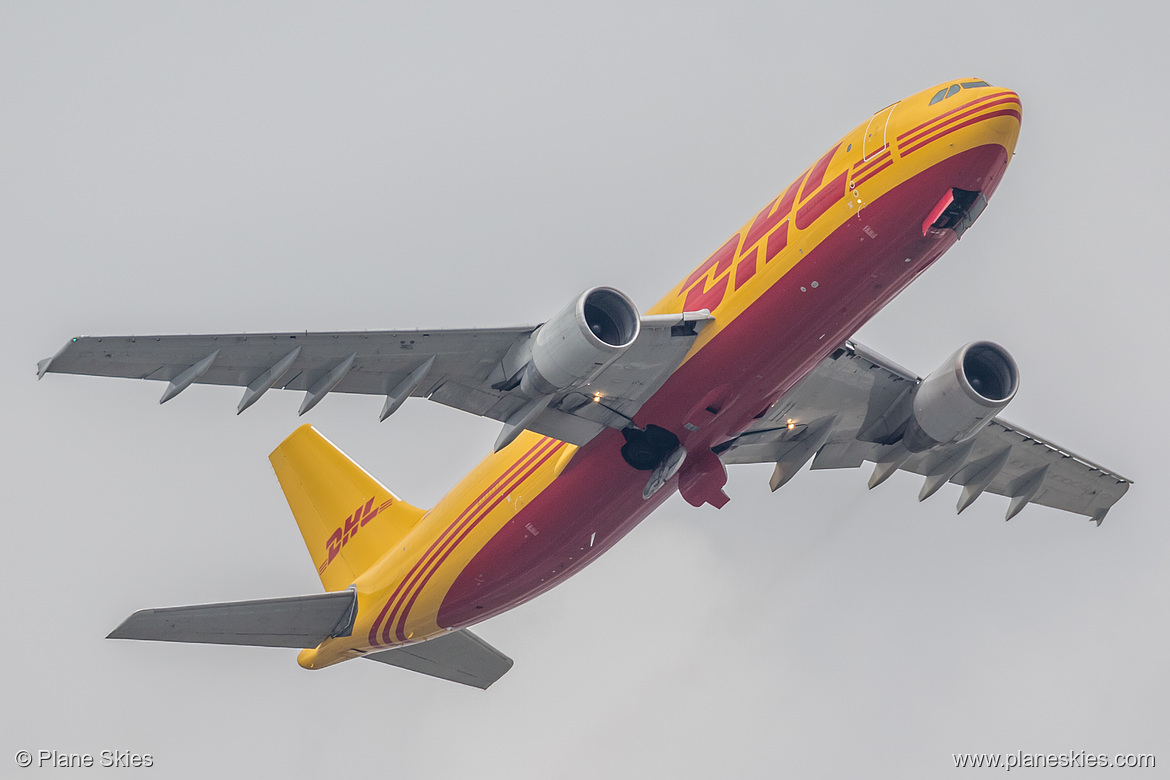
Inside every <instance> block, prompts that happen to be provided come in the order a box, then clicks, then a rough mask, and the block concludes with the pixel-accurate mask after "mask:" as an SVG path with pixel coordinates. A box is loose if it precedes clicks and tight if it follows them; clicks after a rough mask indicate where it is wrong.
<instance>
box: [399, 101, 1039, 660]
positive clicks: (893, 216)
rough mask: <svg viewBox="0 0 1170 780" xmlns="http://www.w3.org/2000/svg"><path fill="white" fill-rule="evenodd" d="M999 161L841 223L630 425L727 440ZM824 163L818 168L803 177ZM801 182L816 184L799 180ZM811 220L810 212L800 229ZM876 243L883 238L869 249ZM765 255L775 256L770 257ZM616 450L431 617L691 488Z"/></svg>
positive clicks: (461, 616)
mask: <svg viewBox="0 0 1170 780" xmlns="http://www.w3.org/2000/svg"><path fill="white" fill-rule="evenodd" d="M1013 97H1014V96H1013ZM951 113H954V112H951ZM1016 116H1017V118H1018V113H1017V114H1016ZM964 121H966V119H965V118H964V117H959V116H954V117H949V118H948V119H947V120H946V121H940V122H931V123H924V125H923V126H920V127H918V128H915V129H914V130H912V131H910V132H908V133H907V134H905V135H906V137H907V140H908V142H909V144H911V145H915V144H917V143H919V139H920V138H921V139H922V140H923V141H925V140H926V139H927V138H937V137H941V136H942V135H945V134H946V133H948V132H953V131H954V130H956V129H958V126H960V125H962V122H964ZM914 148H918V147H917V146H914ZM822 159H823V158H822ZM892 160H893V157H892V155H891V153H890V149H889V148H887V149H885V150H884V151H883V152H881V153H879V154H878V155H876V156H874V157H873V158H871V159H870V160H867V161H866V162H865V163H862V164H861V165H859V166H858V167H857V169H856V170H855V171H854V179H855V180H854V182H852V183H851V185H852V186H859V185H858V184H857V181H856V180H857V179H860V178H862V177H866V178H868V177H871V176H873V175H876V174H877V173H878V172H880V170H882V169H884V168H885V167H887V166H888V165H890V164H891V162H892ZM1006 165H1007V150H1006V149H1005V148H1004V147H1003V146H1001V145H998V144H987V145H983V146H977V147H975V148H972V149H968V150H967V151H964V152H961V153H959V154H956V155H954V156H953V157H949V158H946V159H944V160H942V161H941V162H939V163H937V164H936V165H934V166H932V167H930V168H927V169H926V170H925V171H922V172H921V173H919V174H917V175H915V176H913V177H912V178H910V179H908V180H907V181H905V182H903V183H902V184H900V185H898V186H896V187H894V188H893V189H892V190H890V191H889V192H887V193H885V194H884V195H882V196H881V197H880V198H878V199H877V200H876V201H874V202H873V203H869V204H866V207H865V221H864V223H863V222H862V221H861V220H858V219H849V220H847V221H846V222H845V223H844V224H842V225H841V226H840V227H839V228H837V229H836V230H835V231H834V232H832V233H831V234H830V235H829V236H828V237H827V238H826V239H825V240H823V241H821V242H819V243H818V244H817V245H816V246H815V247H814V248H812V249H811V250H810V251H809V253H808V255H807V257H804V258H802V259H801V260H800V262H799V263H798V264H797V265H796V266H794V267H793V268H792V270H791V271H789V272H788V273H786V274H785V275H783V276H782V277H781V278H780V279H779V281H778V282H776V283H775V284H773V285H772V286H771V287H770V288H768V289H767V290H766V291H765V292H764V293H763V294H762V295H761V296H760V297H759V298H758V299H757V300H755V301H754V302H753V303H752V304H751V306H749V307H748V308H747V309H746V310H745V311H744V312H742V313H741V314H740V315H739V316H738V317H736V318H735V319H734V320H732V321H731V322H730V323H729V324H728V325H727V326H726V327H725V328H724V329H723V330H722V331H720V332H719V333H717V334H716V335H715V336H714V338H713V339H712V340H711V342H710V343H709V344H707V345H706V346H705V347H704V348H703V349H701V350H699V351H698V352H697V353H696V354H695V355H693V356H692V357H691V359H689V360H688V361H687V362H685V363H684V364H683V365H682V366H681V367H680V368H679V369H678V370H677V371H675V373H674V374H672V375H671V377H670V378H669V379H668V380H667V382H666V383H665V384H664V385H663V386H662V388H660V389H659V391H658V392H657V393H655V394H654V395H653V396H652V397H651V398H650V399H649V400H648V401H647V402H646V403H645V404H644V405H643V406H642V408H641V409H640V410H639V411H638V413H637V415H636V416H635V421H636V423H637V424H638V425H640V426H646V425H649V424H653V425H657V426H661V427H662V428H665V429H667V430H669V431H671V432H672V433H674V434H675V435H676V436H678V438H679V440H680V441H681V443H682V445H683V446H684V447H686V449H687V451H688V453H706V452H707V451H708V450H709V449H710V448H712V447H715V446H717V445H718V444H720V443H721V442H724V441H727V440H728V439H730V438H732V437H734V436H735V435H736V434H738V433H739V432H741V431H742V430H744V429H745V428H746V427H747V426H748V425H750V423H751V421H752V419H753V418H754V417H755V416H756V415H757V414H759V412H760V411H761V410H763V409H766V408H767V407H768V406H770V405H771V404H772V403H774V402H775V401H776V400H777V399H778V398H780V397H781V396H782V395H783V394H784V393H785V392H787V391H788V390H789V389H791V388H792V387H793V386H794V385H795V384H796V383H797V382H799V381H800V380H801V379H802V378H803V377H804V376H806V375H807V374H808V373H809V372H810V371H812V369H813V368H815V367H816V366H817V364H819V363H820V362H821V361H822V360H824V359H825V358H826V357H827V356H828V355H829V354H831V353H832V352H833V351H834V350H835V349H836V348H837V347H839V346H840V345H841V344H842V343H843V342H844V341H845V340H846V339H847V338H849V337H850V336H852V335H853V333H855V332H856V331H857V329H858V328H860V327H861V325H862V324H864V323H865V321H866V320H868V319H869V318H870V317H872V316H873V315H874V314H876V313H877V312H878V311H879V310H880V309H881V308H882V307H883V306H885V305H886V304H887V303H888V302H889V301H890V300H891V299H892V298H893V297H894V296H896V295H897V294H898V293H899V292H900V291H901V290H902V289H903V288H904V287H905V286H906V285H907V284H909V283H910V282H911V281H912V280H913V279H914V278H915V277H916V276H918V275H919V274H920V273H922V272H923V271H924V270H925V269H926V268H927V267H929V266H930V265H931V264H932V263H933V262H934V261H935V260H937V259H938V258H939V256H940V255H942V254H943V252H945V251H946V250H947V249H948V248H949V247H950V246H951V245H952V244H953V243H954V242H955V240H956V238H955V235H954V233H953V232H951V231H930V232H929V233H928V234H927V235H923V234H922V230H921V226H922V219H923V216H924V215H926V214H928V213H929V212H930V210H931V208H932V207H933V206H934V205H935V204H936V203H937V202H938V200H939V197H940V193H943V192H946V191H947V190H949V189H950V188H959V189H966V190H972V191H981V192H982V193H983V194H984V195H985V196H986V197H988V198H990V196H991V193H992V192H993V191H994V189H995V187H996V186H997V185H998V183H999V178H1000V176H1001V174H1002V172H1003V171H1004V169H1005V168H1006ZM819 167H820V164H819V163H818V164H817V165H815V166H814V168H813V169H810V174H811V173H815V172H816V170H815V169H817V168H819ZM819 175H820V176H823V175H824V171H823V170H822V171H820V174H819ZM804 178H810V179H811V178H812V177H811V175H810V176H807V177H802V179H798V180H797V182H798V183H799V182H800V181H802V180H803V179H804ZM844 184H845V182H841V183H838V182H837V181H836V180H834V181H833V182H831V183H830V184H828V185H825V187H824V188H823V189H822V190H820V192H818V193H816V194H814V195H813V196H812V197H811V198H810V199H809V200H805V201H804V202H803V203H802V204H801V205H800V206H799V207H797V211H796V217H795V219H796V220H797V221H798V222H799V221H801V210H803V209H809V210H810V211H815V210H816V209H822V208H823V207H824V206H823V205H822V202H818V200H817V199H818V197H820V196H821V193H823V192H829V194H828V195H825V196H824V197H823V201H824V203H825V204H829V203H832V202H835V201H836V199H838V198H840V197H841V196H842V195H843V194H844V193H843V192H842V190H843V188H844ZM796 186H798V185H797V184H794V185H793V188H790V190H793V192H786V193H785V194H784V195H782V196H780V197H781V198H782V199H784V201H785V203H782V204H781V205H782V208H781V209H778V210H777V212H775V213H778V212H779V211H783V212H784V214H785V215H787V214H788V212H790V211H791V209H792V208H793V200H794V197H793V195H794V188H795V187H796ZM830 190H831V192H830ZM773 203H775V201H774V202H773ZM769 211H770V209H765V210H764V211H763V212H761V217H758V218H757V222H760V221H761V220H763V222H762V223H761V225H762V229H759V230H757V229H755V225H754V224H753V226H752V227H751V228H749V231H748V236H749V238H748V239H747V240H751V238H750V236H752V235H753V234H755V237H756V240H757V241H758V240H759V238H760V237H761V236H762V235H764V233H766V231H767V229H768V225H767V224H765V223H770V224H771V225H775V224H776V221H778V220H777V218H776V217H775V216H774V213H773V215H772V217H771V218H770V217H769ZM815 217H816V214H811V216H810V217H809V219H808V221H809V222H811V221H812V219H815ZM798 227H799V225H798ZM777 232H781V231H777ZM777 232H774V233H773V234H772V236H773V237H775V236H776V235H777ZM785 235H786V234H785ZM875 235H880V236H881V237H882V240H881V241H880V242H878V241H874V240H872V239H873V237H874V236H875ZM780 240H783V237H781V239H780ZM729 244H732V242H729ZM746 246H747V245H746V244H745V247H746ZM776 251H779V250H778V249H777V250H776ZM768 252H769V253H772V254H774V252H773V250H772V248H771V247H769V249H768ZM734 255H735V246H734V245H731V246H730V248H729V249H728V248H726V247H725V248H724V249H721V250H720V251H717V252H716V253H715V254H714V255H712V257H711V259H710V260H709V261H708V263H706V264H704V266H705V268H706V269H709V268H711V267H712V265H718V266H721V268H720V272H722V266H727V265H730V264H731V263H732V261H733V259H734ZM704 274H705V270H704V267H701V268H700V269H699V270H698V271H696V273H695V274H692V277H694V279H695V280H697V279H699V278H700V277H701V276H703V275H704ZM727 279H728V276H723V281H722V283H721V284H716V285H715V286H714V287H713V288H712V290H711V291H708V293H704V292H703V289H702V288H703V284H702V283H701V282H700V283H699V284H698V285H697V286H696V287H695V288H694V290H693V292H692V296H693V297H694V301H692V300H691V299H690V298H689V297H688V305H687V308H688V310H690V309H691V308H692V303H694V304H698V305H697V306H695V308H702V307H703V306H702V303H703V299H704V297H705V296H706V297H713V296H714V295H715V294H716V289H719V291H718V293H717V295H718V296H719V297H720V298H721V297H722V295H723V294H724V291H725V288H726V284H727ZM813 281H819V284H818V286H816V287H813V286H812V282H813ZM741 283H742V282H741ZM737 286H738V285H737ZM712 377H718V378H719V383H720V385H721V386H725V387H727V388H731V389H732V390H730V391H729V392H727V393H724V394H723V395H721V403H720V406H719V410H718V413H717V414H714V415H713V418H712V419H710V420H709V421H707V422H706V423H705V424H704V425H702V426H700V427H699V429H698V430H697V431H692V430H690V429H689V428H687V427H685V426H684V423H685V422H686V421H687V419H688V415H690V414H692V413H693V411H694V410H695V408H696V404H698V403H699V402H700V401H703V400H704V398H705V397H707V396H708V395H709V394H710V393H711V392H712V389H713V388H712V386H711V378H712ZM622 444H623V437H622V435H621V433H620V432H619V431H615V430H608V431H606V432H604V433H603V434H601V435H599V436H598V437H597V438H595V439H594V440H592V441H591V442H589V443H588V444H587V445H585V446H584V447H582V448H581V450H580V451H579V452H578V453H577V454H576V456H575V457H574V458H573V460H572V461H571V462H570V463H569V464H568V466H567V468H565V470H564V472H563V473H561V474H560V476H559V477H558V478H557V479H555V480H554V481H553V482H552V483H551V484H550V485H549V486H548V487H547V488H546V489H545V490H543V491H542V492H540V493H539V495H537V496H535V497H534V498H533V499H532V501H531V502H530V503H528V504H527V505H526V506H524V508H523V509H521V510H520V511H519V512H518V513H517V514H516V515H515V517H513V518H512V519H511V520H510V521H509V522H508V523H507V524H506V525H505V526H504V528H503V529H501V530H500V531H499V532H498V533H497V534H495V535H494V536H493V537H492V539H491V540H490V541H489V542H488V543H487V544H486V545H485V546H484V547H483V548H482V549H481V550H480V551H479V553H478V554H476V556H475V557H474V558H472V560H471V561H470V563H469V564H468V565H467V566H466V568H464V569H463V571H462V572H461V574H460V575H459V576H458V577H457V578H456V580H455V582H454V584H453V585H452V587H451V589H450V590H449V591H448V593H447V595H446V597H445V599H444V600H443V603H442V605H441V607H440V609H439V613H438V622H439V624H440V625H441V626H446V627H461V626H466V625H470V624H473V623H477V622H479V621H481V620H483V619H485V618H487V617H490V616H492V615H495V614H499V613H501V612H504V611H506V610H508V609H510V608H512V607H514V606H516V605H518V604H521V603H523V602H525V601H528V600H529V599H531V598H533V597H535V596H537V595H539V594H540V593H542V592H544V591H546V590H548V589H549V588H551V587H552V586H553V585H555V584H557V583H559V582H561V581H563V580H564V579H565V578H567V577H569V576H571V575H572V574H574V573H575V572H577V571H579V570H580V569H581V568H583V567H584V566H585V565H587V564H588V563H589V562H590V561H592V560H594V559H595V558H596V557H597V556H599V555H600V554H602V553H603V552H605V551H606V550H608V549H609V548H610V547H612V546H613V545H614V544H615V543H616V542H617V541H618V540H619V539H621V538H622V537H623V536H625V534H627V533H629V531H630V530H631V529H632V528H633V527H634V526H636V525H637V524H638V523H639V522H641V521H642V520H643V519H644V518H645V517H646V516H647V515H649V514H650V513H651V512H652V511H654V509H655V508H657V507H658V506H659V505H660V504H661V503H662V502H663V501H665V500H666V499H667V497H669V496H670V495H671V493H673V491H674V490H675V489H677V487H678V481H679V479H680V478H681V479H686V478H687V475H686V472H685V470H684V472H683V473H682V474H680V475H678V476H676V477H674V478H672V479H671V481H670V482H669V483H667V485H666V486H665V487H664V488H663V489H662V490H660V491H659V492H658V493H656V494H654V495H653V496H652V497H651V498H650V499H648V500H647V499H643V497H642V490H643V487H644V486H645V484H646V479H647V472H644V471H637V470H635V469H633V468H632V467H630V466H629V465H627V464H626V462H625V461H624V460H623V459H622V457H621V455H620V454H619V450H620V448H621V446H622ZM688 457H689V456H688ZM699 460H700V461H701V459H699ZM684 469H685V464H684ZM720 484H721V483H720ZM527 527H534V528H538V529H539V534H536V535H534V534H532V533H529V532H527V531H526V528H527ZM392 622H393V618H391V619H390V620H389V621H386V626H387V633H389V632H388V628H389V624H390V623H392ZM386 639H390V636H389V635H388V636H387V637H386Z"/></svg>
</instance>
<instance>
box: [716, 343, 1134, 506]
mask: <svg viewBox="0 0 1170 780" xmlns="http://www.w3.org/2000/svg"><path fill="white" fill-rule="evenodd" d="M919 381H921V379H920V377H918V375H917V374H915V373H913V372H911V371H908V370H907V369H905V368H902V367H901V366H899V365H898V364H896V363H894V362H893V361H890V360H888V359H887V358H884V357H882V356H881V355H878V354H877V353H875V352H872V351H870V350H869V349H866V348H865V347H863V346H862V345H860V344H857V343H854V342H851V341H850V342H846V343H845V345H844V346H843V347H842V348H841V349H839V350H837V351H836V352H834V353H833V354H832V355H830V356H829V357H828V358H826V359H825V360H824V361H823V362H822V363H821V364H820V365H819V366H817V368H815V369H814V370H813V372H812V373H811V374H809V375H808V376H807V377H805V378H804V379H803V380H801V382H800V383H799V384H798V385H796V386H795V387H794V388H793V389H792V390H791V391H789V392H788V393H786V394H785V395H784V396H783V397H782V398H781V399H780V400H779V401H777V402H776V403H775V404H774V405H773V406H772V408H770V409H769V410H768V411H767V412H766V413H765V414H764V415H763V417H761V418H760V419H758V420H756V421H755V423H754V424H753V425H752V427H751V428H750V429H748V430H747V431H745V432H744V433H743V434H741V435H740V436H738V437H737V438H736V439H734V440H732V441H730V442H728V443H725V444H724V445H722V446H721V447H720V448H717V452H718V453H719V456H720V459H721V460H722V461H723V462H724V463H727V464H733V463H775V464H776V469H775V471H774V473H773V475H772V482H771V485H772V489H773V490H776V489H777V488H779V487H780V486H781V485H783V484H785V483H786V482H787V481H788V480H789V479H791V478H792V476H793V475H794V474H795V473H796V472H797V471H798V470H799V469H800V468H801V467H802V466H803V465H804V464H805V463H807V462H808V461H809V460H810V459H811V460H812V468H814V469H835V468H857V467H859V466H861V465H862V464H863V463H864V462H865V461H870V462H873V463H874V464H875V467H874V471H873V476H872V477H871V478H870V487H876V486H877V485H879V484H881V483H882V482H883V481H885V479H886V478H888V477H889V476H890V474H892V473H893V472H894V471H896V470H898V469H903V470H906V471H911V472H914V473H915V474H920V475H922V476H923V477H925V482H924V484H923V486H922V490H921V492H920V493H919V500H923V499H925V498H928V497H929V496H931V495H933V494H934V493H935V492H936V491H937V490H938V489H939V488H940V487H942V485H944V484H946V483H947V482H952V483H955V484H957V485H961V486H963V492H962V494H961V495H960V498H959V503H958V510H959V511H960V512H962V511H963V510H964V509H965V508H966V507H968V506H970V504H971V503H972V502H973V501H974V500H975V499H976V498H978V497H979V496H980V495H981V494H982V493H983V492H984V491H987V492H991V493H997V494H999V495H1002V496H1007V497H1009V498H1010V499H1011V500H1010V503H1009V505H1008V510H1007V515H1006V519H1008V520H1010V519H1011V518H1012V517H1014V516H1015V515H1016V514H1017V513H1019V511H1020V510H1022V509H1023V508H1024V506H1026V505H1027V504H1028V503H1036V504H1041V505H1043V506H1049V507H1053V508H1055V509H1062V510H1065V511H1067V512H1073V513H1076V514H1081V515H1087V516H1088V517H1089V519H1090V520H1094V521H1096V522H1097V524H1098V525H1100V523H1101V521H1102V520H1103V519H1104V518H1105V514H1106V512H1108V511H1109V508H1110V507H1111V506H1113V504H1114V503H1116V502H1117V500H1118V499H1120V498H1121V497H1122V496H1123V495H1125V492H1126V490H1128V489H1129V486H1130V484H1132V483H1131V481H1130V480H1128V479H1126V478H1124V477H1121V476H1119V475H1117V474H1115V473H1113V472H1111V471H1109V470H1107V469H1105V468H1102V467H1101V466H1098V465H1096V464H1094V463H1092V462H1090V461H1089V460H1086V459H1085V458H1082V457H1080V456H1079V455H1076V454H1074V453H1072V452H1069V451H1068V450H1065V449H1063V448H1061V447H1059V446H1057V445H1055V444H1052V443H1051V442H1048V441H1045V440H1044V439H1042V438H1041V437H1039V436H1036V435H1035V434H1033V433H1030V432H1029V431H1026V430H1024V429H1023V428H1020V427H1019V426H1018V425H1014V424H1012V423H1010V422H1008V421H1006V420H1003V419H1001V418H999V417H996V418H994V419H993V420H992V421H991V422H990V423H989V424H988V425H987V426H986V427H985V428H983V429H982V430H981V431H980V432H979V433H978V434H976V435H975V436H973V437H971V438H970V439H968V440H966V441H961V442H958V443H954V444H950V445H946V446H943V447H937V448H935V449H932V450H928V451H926V452H923V453H917V454H912V455H910V454H908V453H907V451H906V450H905V448H903V447H900V446H899V445H898V444H896V443H893V444H890V443H883V441H889V440H891V439H892V438H894V436H895V435H896V432H897V431H898V429H899V427H900V426H902V425H903V424H904V423H905V422H906V418H907V416H908V413H909V412H908V407H907V404H906V403H905V399H908V398H909V397H910V396H909V392H910V391H912V390H913V388H914V387H915V386H916V385H917V384H918V382H919Z"/></svg>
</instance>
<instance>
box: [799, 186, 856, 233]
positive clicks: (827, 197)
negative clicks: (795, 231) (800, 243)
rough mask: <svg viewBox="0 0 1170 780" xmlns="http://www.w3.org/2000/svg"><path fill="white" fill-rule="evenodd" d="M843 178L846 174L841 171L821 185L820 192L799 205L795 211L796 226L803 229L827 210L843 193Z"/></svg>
mask: <svg viewBox="0 0 1170 780" xmlns="http://www.w3.org/2000/svg"><path fill="white" fill-rule="evenodd" d="M845 179H846V174H845V173H842V174H841V175H840V176H838V177H837V178H836V179H833V181H831V182H830V183H828V184H826V185H825V186H824V187H822V188H821V190H820V192H818V193H817V194H816V195H813V196H812V197H811V198H809V199H808V200H807V201H805V204H804V205H803V206H801V207H800V211H798V212H796V220H795V224H796V227H797V228H799V229H800V230H804V229H805V228H807V227H808V226H809V225H811V224H812V223H813V222H816V220H817V217H819V216H821V215H822V214H824V213H825V212H826V211H828V210H829V207H830V206H832V205H833V203H835V202H836V201H837V199H838V198H840V197H841V196H842V195H844V194H845Z"/></svg>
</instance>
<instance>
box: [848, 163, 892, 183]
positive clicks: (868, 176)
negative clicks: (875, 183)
mask: <svg viewBox="0 0 1170 780" xmlns="http://www.w3.org/2000/svg"><path fill="white" fill-rule="evenodd" d="M893 164H894V158H892V157H891V158H890V159H888V160H886V161H885V162H884V163H882V164H881V165H879V166H878V167H876V168H874V169H873V170H872V171H870V172H869V173H867V174H865V175H864V176H862V177H861V178H860V179H854V180H853V187H854V188H855V189H856V188H857V187H860V186H861V185H862V184H865V183H866V182H867V181H869V180H870V179H872V178H873V177H874V176H877V175H878V174H879V173H881V172H882V171H884V170H885V169H886V168H889V167H890V166H891V165H893Z"/></svg>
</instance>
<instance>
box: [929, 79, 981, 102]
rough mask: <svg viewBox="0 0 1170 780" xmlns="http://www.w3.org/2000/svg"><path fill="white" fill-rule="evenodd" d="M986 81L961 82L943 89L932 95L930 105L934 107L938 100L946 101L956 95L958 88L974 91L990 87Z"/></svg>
mask: <svg viewBox="0 0 1170 780" xmlns="http://www.w3.org/2000/svg"><path fill="white" fill-rule="evenodd" d="M990 86H991V85H990V84H988V83H987V82H986V81H963V82H960V83H958V84H951V85H950V86H949V87H943V88H942V89H940V90H939V91H938V92H935V93H934V97H932V98H931V99H930V105H932V106H933V105H934V104H935V103H937V102H939V101H940V100H946V99H947V98H949V97H950V96H951V95H954V94H956V93H957V92H958V91H959V89H960V87H961V88H962V89H975V88H976V87H990Z"/></svg>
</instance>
